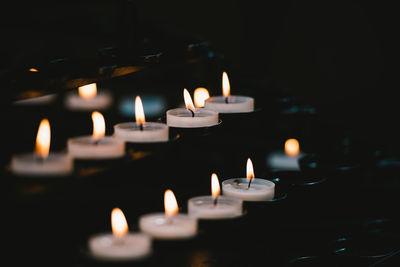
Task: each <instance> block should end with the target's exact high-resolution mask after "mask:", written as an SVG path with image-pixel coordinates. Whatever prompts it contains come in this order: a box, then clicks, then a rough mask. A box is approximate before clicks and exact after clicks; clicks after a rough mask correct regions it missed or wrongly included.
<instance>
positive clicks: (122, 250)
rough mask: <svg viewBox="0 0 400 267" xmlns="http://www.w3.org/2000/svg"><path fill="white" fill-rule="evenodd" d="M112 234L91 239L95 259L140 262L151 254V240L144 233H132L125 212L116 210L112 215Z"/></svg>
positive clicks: (92, 253)
mask: <svg viewBox="0 0 400 267" xmlns="http://www.w3.org/2000/svg"><path fill="white" fill-rule="evenodd" d="M111 226H112V233H105V234H98V235H95V236H92V237H90V238H89V241H88V246H89V250H90V253H91V255H92V256H93V258H95V259H98V260H107V261H127V260H139V259H143V258H145V257H147V256H148V255H150V253H151V239H150V237H149V236H148V235H146V234H143V233H137V234H134V233H130V232H129V230H128V224H127V222H126V219H125V216H124V214H123V212H122V211H121V210H120V209H119V208H114V209H113V210H112V213H111Z"/></svg>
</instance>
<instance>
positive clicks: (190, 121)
mask: <svg viewBox="0 0 400 267" xmlns="http://www.w3.org/2000/svg"><path fill="white" fill-rule="evenodd" d="M192 114H194V116H192ZM218 123H219V119H218V113H217V112H215V111H212V110H205V109H196V110H195V111H194V113H191V112H190V111H189V110H187V109H185V108H176V109H171V110H168V111H167V125H168V126H170V127H177V128H200V127H210V126H214V125H217V124H218Z"/></svg>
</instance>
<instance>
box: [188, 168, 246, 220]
mask: <svg viewBox="0 0 400 267" xmlns="http://www.w3.org/2000/svg"><path fill="white" fill-rule="evenodd" d="M242 210H243V201H242V200H241V199H238V198H232V197H227V196H220V186H219V181H218V177H217V175H216V174H215V173H213V174H212V175H211V196H199V197H193V198H191V199H189V201H188V213H189V215H190V216H193V217H195V218H199V219H226V218H234V217H239V216H241V215H242Z"/></svg>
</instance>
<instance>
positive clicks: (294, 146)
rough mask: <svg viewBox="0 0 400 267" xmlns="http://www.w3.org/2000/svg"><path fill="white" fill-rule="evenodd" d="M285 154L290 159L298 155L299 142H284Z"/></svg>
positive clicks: (292, 140)
mask: <svg viewBox="0 0 400 267" xmlns="http://www.w3.org/2000/svg"><path fill="white" fill-rule="evenodd" d="M285 153H286V155H288V156H290V157H295V156H297V155H298V154H299V153H300V145H299V141H297V140H296V139H294V138H291V139H288V140H286V142H285Z"/></svg>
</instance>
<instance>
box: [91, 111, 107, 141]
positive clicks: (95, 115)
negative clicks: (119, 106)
mask: <svg viewBox="0 0 400 267" xmlns="http://www.w3.org/2000/svg"><path fill="white" fill-rule="evenodd" d="M92 121H93V138H94V139H95V140H99V139H101V138H103V137H104V135H105V134H106V123H105V121H104V117H103V115H102V114H101V113H100V112H98V111H94V112H92Z"/></svg>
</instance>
